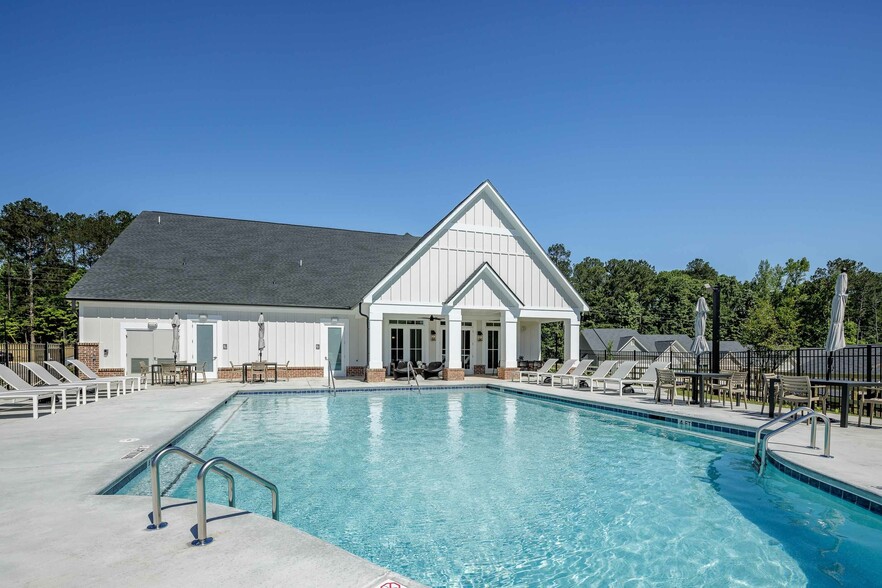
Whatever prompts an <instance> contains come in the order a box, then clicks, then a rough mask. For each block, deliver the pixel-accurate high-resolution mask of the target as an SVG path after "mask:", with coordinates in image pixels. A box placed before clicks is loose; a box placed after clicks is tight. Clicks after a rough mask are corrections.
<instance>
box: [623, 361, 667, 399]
mask: <svg viewBox="0 0 882 588" xmlns="http://www.w3.org/2000/svg"><path fill="white" fill-rule="evenodd" d="M669 365H671V364H670V363H668V362H667V361H654V362H652V363H651V364H649V367H648V368H646V371H645V372H644V373H643V375H642V376H641V377H640V378H639V379H635V380H622V381H621V383H620V384H619V386H620V389H619V396H621V394H622V390H623V389H624V387H625V386H631V387H634V386H639V387H640V388H652V389H653V390H655V384H656V382H657V381H658V370H664V369H668V366H669Z"/></svg>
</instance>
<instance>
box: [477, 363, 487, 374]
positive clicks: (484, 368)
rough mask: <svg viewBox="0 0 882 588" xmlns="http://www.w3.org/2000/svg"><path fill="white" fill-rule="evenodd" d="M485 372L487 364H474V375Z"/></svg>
mask: <svg viewBox="0 0 882 588" xmlns="http://www.w3.org/2000/svg"><path fill="white" fill-rule="evenodd" d="M486 373H487V366H486V365H476V366H475V375H476V376H483V375H484V374H486Z"/></svg>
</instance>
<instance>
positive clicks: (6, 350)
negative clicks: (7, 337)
mask: <svg viewBox="0 0 882 588" xmlns="http://www.w3.org/2000/svg"><path fill="white" fill-rule="evenodd" d="M3 352H4V353H5V354H6V355H5V356H4V359H3V361H4V362H6V365H9V341H3Z"/></svg>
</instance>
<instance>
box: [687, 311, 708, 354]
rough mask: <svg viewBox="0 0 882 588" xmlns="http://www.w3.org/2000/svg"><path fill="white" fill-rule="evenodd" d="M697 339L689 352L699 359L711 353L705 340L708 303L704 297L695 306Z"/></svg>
mask: <svg viewBox="0 0 882 588" xmlns="http://www.w3.org/2000/svg"><path fill="white" fill-rule="evenodd" d="M694 325H695V339H693V340H692V347H691V348H690V349H689V351H691V352H692V354H693V355H695V357H696V358H697V357H698V356H699V355H701V354H702V353H707V352H708V351H710V346H709V345H708V344H707V339H705V338H704V328H705V326H706V325H707V302H705V300H704V296H702V297H700V298H699V299H698V302H697V303H696V304H695V323H694Z"/></svg>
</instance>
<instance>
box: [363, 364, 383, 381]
mask: <svg viewBox="0 0 882 588" xmlns="http://www.w3.org/2000/svg"><path fill="white" fill-rule="evenodd" d="M365 381H366V382H368V383H372V384H376V383H378V382H385V381H386V370H385V369H383V368H379V369H369V370H367V377H366V378H365Z"/></svg>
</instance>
